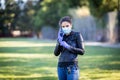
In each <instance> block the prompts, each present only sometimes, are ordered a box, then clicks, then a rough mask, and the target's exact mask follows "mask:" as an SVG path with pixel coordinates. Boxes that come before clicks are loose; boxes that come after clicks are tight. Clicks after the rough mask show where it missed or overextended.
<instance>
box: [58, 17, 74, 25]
mask: <svg viewBox="0 0 120 80" xmlns="http://www.w3.org/2000/svg"><path fill="white" fill-rule="evenodd" d="M64 21H67V22H69V23H72V19H71V17H69V16H64V17H62V18H61V19H60V21H59V26H60V25H61V24H62V22H64Z"/></svg>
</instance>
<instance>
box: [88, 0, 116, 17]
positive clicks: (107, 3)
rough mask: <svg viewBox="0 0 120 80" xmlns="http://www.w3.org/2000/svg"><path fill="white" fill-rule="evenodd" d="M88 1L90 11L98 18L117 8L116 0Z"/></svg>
mask: <svg viewBox="0 0 120 80" xmlns="http://www.w3.org/2000/svg"><path fill="white" fill-rule="evenodd" d="M89 3H90V5H89V6H90V10H91V13H92V14H93V15H94V16H95V17H98V18H100V17H102V16H104V15H105V14H106V13H107V12H111V11H115V10H117V8H118V0H89Z"/></svg>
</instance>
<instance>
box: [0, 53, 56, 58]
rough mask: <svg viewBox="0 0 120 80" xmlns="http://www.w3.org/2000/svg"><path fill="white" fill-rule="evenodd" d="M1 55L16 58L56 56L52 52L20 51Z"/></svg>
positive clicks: (1, 54) (0, 54)
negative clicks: (30, 52) (31, 52)
mask: <svg viewBox="0 0 120 80" xmlns="http://www.w3.org/2000/svg"><path fill="white" fill-rule="evenodd" d="M0 56H1V57H11V58H12V57H14V58H17V57H18V58H54V57H55V56H53V55H51V54H47V55H46V54H34V53H33V54H29V53H28V54H27V53H26V54H22V55H21V54H20V53H13V54H12V53H5V54H4V53H0Z"/></svg>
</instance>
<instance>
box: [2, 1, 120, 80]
mask: <svg viewBox="0 0 120 80" xmlns="http://www.w3.org/2000/svg"><path fill="white" fill-rule="evenodd" d="M66 15H67V16H71V18H72V21H73V30H74V31H78V32H81V34H82V35H83V38H84V40H85V51H86V53H85V55H84V56H80V57H79V66H80V69H81V70H80V71H81V72H80V73H81V76H80V80H120V77H119V75H120V56H119V55H120V0H0V80H57V70H56V68H57V60H58V57H55V56H54V55H53V51H54V47H55V45H56V39H57V32H58V29H59V26H58V22H59V20H60V18H61V17H63V16H66Z"/></svg>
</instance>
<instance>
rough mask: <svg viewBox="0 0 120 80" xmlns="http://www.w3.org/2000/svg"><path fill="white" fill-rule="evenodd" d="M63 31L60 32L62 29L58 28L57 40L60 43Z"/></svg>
mask: <svg viewBox="0 0 120 80" xmlns="http://www.w3.org/2000/svg"><path fill="white" fill-rule="evenodd" d="M63 36H64V33H63V32H62V29H61V28H60V29H59V32H58V42H59V43H60V42H61V41H62V40H63Z"/></svg>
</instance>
